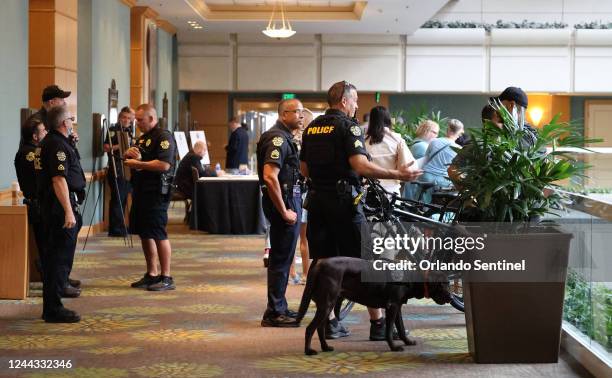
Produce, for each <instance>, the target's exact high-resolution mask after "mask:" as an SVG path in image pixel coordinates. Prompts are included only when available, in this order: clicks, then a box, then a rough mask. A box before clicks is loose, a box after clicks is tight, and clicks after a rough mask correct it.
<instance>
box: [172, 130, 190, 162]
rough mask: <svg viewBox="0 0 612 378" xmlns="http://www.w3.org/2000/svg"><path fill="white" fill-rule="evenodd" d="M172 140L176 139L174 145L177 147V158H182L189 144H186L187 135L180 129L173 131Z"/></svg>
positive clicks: (187, 150)
mask: <svg viewBox="0 0 612 378" xmlns="http://www.w3.org/2000/svg"><path fill="white" fill-rule="evenodd" d="M174 140H176V147H177V148H178V153H179V158H180V159H183V158H184V157H185V155H187V153H188V152H189V145H188V144H187V137H186V136H185V133H184V132H182V131H175V132H174Z"/></svg>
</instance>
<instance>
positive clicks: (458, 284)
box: [449, 275, 465, 312]
mask: <svg viewBox="0 0 612 378" xmlns="http://www.w3.org/2000/svg"><path fill="white" fill-rule="evenodd" d="M449 282H450V291H451V301H450V305H451V306H453V307H454V308H455V309H457V310H459V311H461V312H465V305H464V303H463V280H462V279H461V276H460V275H451V276H449Z"/></svg>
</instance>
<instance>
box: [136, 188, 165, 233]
mask: <svg viewBox="0 0 612 378" xmlns="http://www.w3.org/2000/svg"><path fill="white" fill-rule="evenodd" d="M169 204H170V201H169V199H167V196H162V195H161V194H159V193H157V192H152V193H151V192H149V193H147V192H144V193H143V192H135V193H134V196H133V200H132V209H131V210H130V233H131V234H137V235H138V236H140V238H141V239H154V240H166V239H168V233H167V232H166V226H167V225H168V205H169Z"/></svg>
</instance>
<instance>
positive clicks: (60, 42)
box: [29, 0, 78, 114]
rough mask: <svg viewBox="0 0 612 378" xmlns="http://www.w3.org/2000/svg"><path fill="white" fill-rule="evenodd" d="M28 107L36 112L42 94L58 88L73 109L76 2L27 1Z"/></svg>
mask: <svg viewBox="0 0 612 378" xmlns="http://www.w3.org/2000/svg"><path fill="white" fill-rule="evenodd" d="M29 16H30V17H29V106H30V107H31V108H40V106H41V102H42V100H41V94H42V90H43V89H44V88H45V87H46V86H48V85H52V84H57V85H59V87H60V88H62V89H63V90H66V91H71V92H72V95H71V96H70V97H69V98H67V99H66V102H67V103H68V108H69V109H70V111H71V112H72V113H73V114H76V109H77V98H78V96H77V57H78V53H77V48H78V43H77V38H78V37H77V36H78V34H77V23H78V1H77V0H30V10H29Z"/></svg>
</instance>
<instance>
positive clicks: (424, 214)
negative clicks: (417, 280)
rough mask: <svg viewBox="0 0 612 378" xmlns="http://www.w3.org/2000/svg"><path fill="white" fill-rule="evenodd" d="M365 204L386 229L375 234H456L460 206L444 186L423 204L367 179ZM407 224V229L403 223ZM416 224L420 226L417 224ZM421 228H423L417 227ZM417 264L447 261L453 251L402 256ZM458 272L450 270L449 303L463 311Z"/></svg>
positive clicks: (421, 251)
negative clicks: (429, 261) (457, 205)
mask: <svg viewBox="0 0 612 378" xmlns="http://www.w3.org/2000/svg"><path fill="white" fill-rule="evenodd" d="M364 197H365V203H364V212H365V213H366V217H367V218H368V220H369V221H371V222H380V224H382V225H383V227H384V228H385V231H386V232H385V234H383V235H377V236H383V237H387V236H391V235H397V234H400V233H401V234H403V235H409V236H411V237H418V236H419V234H429V235H431V234H435V233H436V232H440V231H442V233H443V234H445V235H446V234H448V233H451V234H454V233H456V230H455V225H456V221H457V218H458V217H457V215H458V212H459V208H458V207H455V206H453V205H454V204H455V201H456V198H457V197H458V195H457V193H456V192H455V191H453V190H449V189H444V190H439V191H436V192H434V194H433V196H432V198H433V201H432V203H423V202H419V201H414V200H410V199H407V198H402V197H400V196H399V195H398V194H397V193H389V192H388V191H387V190H385V189H384V188H383V187H382V186H381V185H380V183H379V182H378V181H377V180H372V179H368V180H367V194H366V195H365V196H364ZM406 223H409V224H410V229H407V228H406V226H405V224H406ZM416 224H418V225H419V227H416ZM420 227H422V229H421V228H420ZM403 257H404V258H406V257H407V258H408V260H410V261H412V262H414V263H416V264H418V263H419V262H420V261H422V260H423V259H429V260H435V259H438V260H441V261H444V262H450V261H452V260H453V259H454V258H455V257H456V254H455V253H453V252H449V251H444V250H441V251H434V250H431V251H430V250H426V249H423V250H420V251H416V252H414V253H412V254H408V255H405V256H403ZM461 276H462V275H461V272H460V271H458V272H451V273H449V276H448V277H449V281H450V282H451V298H452V300H451V303H450V304H451V305H452V306H453V307H454V308H455V309H457V310H459V311H462V312H463V311H464V310H465V307H464V304H463V281H462V278H461Z"/></svg>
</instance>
